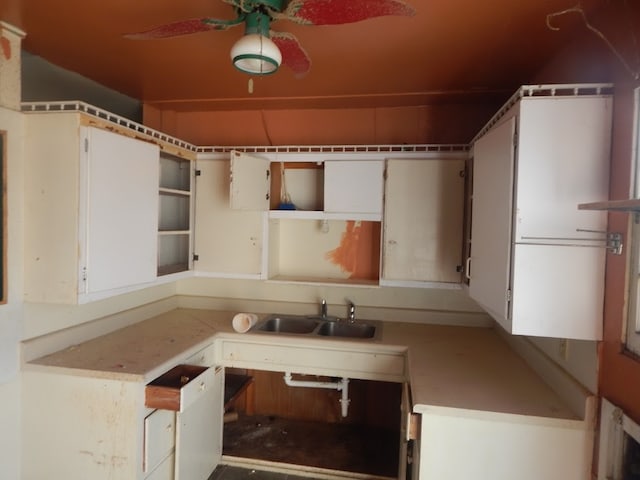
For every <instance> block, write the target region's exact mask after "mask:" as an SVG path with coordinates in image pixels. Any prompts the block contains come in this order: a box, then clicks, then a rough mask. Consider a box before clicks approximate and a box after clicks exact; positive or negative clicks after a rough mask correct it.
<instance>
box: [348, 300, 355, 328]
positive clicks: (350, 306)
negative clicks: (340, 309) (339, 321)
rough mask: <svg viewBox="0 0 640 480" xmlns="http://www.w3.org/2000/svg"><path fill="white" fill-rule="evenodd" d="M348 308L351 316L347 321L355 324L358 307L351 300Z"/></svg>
mask: <svg viewBox="0 0 640 480" xmlns="http://www.w3.org/2000/svg"><path fill="white" fill-rule="evenodd" d="M347 302H348V303H347V306H348V307H349V316H348V317H347V319H348V320H349V323H354V322H355V321H356V306H355V305H354V303H353V302H352V301H351V300H347Z"/></svg>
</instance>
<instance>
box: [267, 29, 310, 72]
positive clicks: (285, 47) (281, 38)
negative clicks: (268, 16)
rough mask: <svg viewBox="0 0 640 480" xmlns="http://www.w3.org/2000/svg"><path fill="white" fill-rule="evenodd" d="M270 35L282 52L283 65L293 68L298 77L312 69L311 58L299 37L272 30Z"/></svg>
mask: <svg viewBox="0 0 640 480" xmlns="http://www.w3.org/2000/svg"><path fill="white" fill-rule="evenodd" d="M269 35H270V36H271V40H273V42H274V43H275V44H276V45H277V46H278V48H279V49H280V53H282V65H284V66H286V67H289V68H290V69H291V70H293V73H295V75H296V77H298V78H300V77H303V76H304V75H306V74H307V73H308V72H309V70H310V69H311V59H310V58H309V55H307V52H306V51H305V50H304V48H302V45H300V42H298V39H297V38H296V37H294V36H293V35H292V34H290V33H288V32H274V31H273V30H272V31H271V32H269Z"/></svg>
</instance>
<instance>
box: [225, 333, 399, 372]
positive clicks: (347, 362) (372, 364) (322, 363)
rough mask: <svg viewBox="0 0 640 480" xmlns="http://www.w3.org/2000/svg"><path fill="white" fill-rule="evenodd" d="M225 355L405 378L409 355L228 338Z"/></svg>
mask: <svg viewBox="0 0 640 480" xmlns="http://www.w3.org/2000/svg"><path fill="white" fill-rule="evenodd" d="M222 358H223V362H224V364H225V365H227V366H232V367H239V368H258V369H272V370H277V371H280V370H282V371H284V370H292V371H294V372H299V373H310V374H319V375H331V376H347V377H350V378H363V379H380V380H390V381H403V379H404V367H405V358H404V355H402V354H394V353H387V352H354V351H347V350H330V349H321V348H318V349H314V348H309V347H295V346H289V345H287V346H284V345H265V344H253V343H244V342H237V341H226V340H225V341H224V342H223V344H222Z"/></svg>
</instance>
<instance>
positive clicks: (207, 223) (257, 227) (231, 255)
mask: <svg viewBox="0 0 640 480" xmlns="http://www.w3.org/2000/svg"><path fill="white" fill-rule="evenodd" d="M235 158H236V160H239V159H238V157H235ZM236 163H237V162H236ZM256 168H257V169H259V171H262V172H264V168H263V165H258V166H257V167H256ZM197 170H198V172H199V175H198V176H197V177H196V188H195V242H194V253H195V254H196V257H195V258H197V260H196V261H195V262H194V270H195V272H196V273H197V274H210V275H215V276H219V277H240V278H261V276H262V272H263V270H264V268H263V243H264V235H265V233H264V230H265V228H266V215H267V214H266V213H265V212H262V211H260V210H259V209H256V210H244V209H243V210H236V209H232V208H231V201H232V200H231V199H232V198H233V195H234V193H233V192H234V187H230V183H232V182H231V166H230V161H229V159H226V160H213V159H207V158H203V157H201V158H199V159H198V161H197ZM235 178H236V181H237V180H238V176H236V177H235ZM259 188H260V187H259ZM235 191H236V192H237V193H242V190H240V189H238V190H235ZM261 191H262V192H263V193H264V191H265V190H264V189H262V190H261ZM229 192H231V195H230V194H229ZM252 193H253V192H252ZM263 197H264V195H263ZM262 200H264V198H263V199H262ZM242 203H243V204H244V205H246V203H244V202H242ZM258 203H260V202H258Z"/></svg>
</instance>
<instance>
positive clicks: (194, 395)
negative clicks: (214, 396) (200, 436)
mask: <svg viewBox="0 0 640 480" xmlns="http://www.w3.org/2000/svg"><path fill="white" fill-rule="evenodd" d="M221 368H222V367H211V368H207V369H206V370H205V371H204V372H202V373H201V374H200V375H198V376H197V377H196V378H194V379H193V380H191V381H190V382H189V383H187V384H186V385H185V386H184V387H182V389H181V390H180V411H181V412H184V411H185V410H186V409H187V408H189V405H191V404H192V403H194V402H195V401H197V400H198V399H199V398H200V397H202V396H204V395H205V394H206V393H207V392H208V391H209V390H211V389H212V388H214V386H215V378H216V372H217V371H220V370H221Z"/></svg>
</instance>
